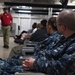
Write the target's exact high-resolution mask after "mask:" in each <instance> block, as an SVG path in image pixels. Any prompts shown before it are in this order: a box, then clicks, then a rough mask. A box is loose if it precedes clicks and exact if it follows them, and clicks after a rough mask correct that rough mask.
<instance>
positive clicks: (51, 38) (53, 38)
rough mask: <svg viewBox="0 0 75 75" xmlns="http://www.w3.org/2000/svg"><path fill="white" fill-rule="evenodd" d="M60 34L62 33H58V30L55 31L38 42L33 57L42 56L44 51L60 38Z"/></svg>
mask: <svg viewBox="0 0 75 75" xmlns="http://www.w3.org/2000/svg"><path fill="white" fill-rule="evenodd" d="M61 36H62V35H60V33H59V32H58V31H55V32H54V33H52V34H51V35H50V36H49V37H48V38H46V39H45V40H44V41H42V42H41V43H40V44H38V45H36V46H35V52H34V57H36V58H40V57H41V56H44V53H45V51H46V50H47V49H49V48H52V47H53V46H55V45H56V44H57V43H58V41H59V40H60V38H61Z"/></svg>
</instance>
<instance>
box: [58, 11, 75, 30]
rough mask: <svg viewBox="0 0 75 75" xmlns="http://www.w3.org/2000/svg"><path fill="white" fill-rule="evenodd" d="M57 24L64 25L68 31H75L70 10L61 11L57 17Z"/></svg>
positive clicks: (74, 23)
mask: <svg viewBox="0 0 75 75" xmlns="http://www.w3.org/2000/svg"><path fill="white" fill-rule="evenodd" d="M58 23H59V24H60V25H61V24H64V25H65V26H66V27H67V28H68V29H70V30H74V31H75V13H74V12H73V11H72V10H63V11H62V12H60V14H59V15H58Z"/></svg>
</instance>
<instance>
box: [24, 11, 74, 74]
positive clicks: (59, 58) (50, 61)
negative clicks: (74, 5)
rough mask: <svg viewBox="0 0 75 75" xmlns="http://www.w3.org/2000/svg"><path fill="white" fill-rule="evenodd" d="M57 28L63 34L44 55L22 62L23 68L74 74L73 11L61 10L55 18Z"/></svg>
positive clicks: (49, 72)
mask: <svg viewBox="0 0 75 75" xmlns="http://www.w3.org/2000/svg"><path fill="white" fill-rule="evenodd" d="M57 28H58V31H59V32H60V33H62V34H63V35H64V37H62V38H61V40H60V41H59V42H58V43H57V44H56V45H55V46H54V47H53V48H49V50H47V52H46V53H45V57H40V58H37V59H34V58H28V59H26V60H25V61H24V62H23V66H24V67H25V70H33V71H37V72H44V73H48V74H50V75H74V74H75V42H74V41H75V13H74V12H73V11H71V10H64V11H62V12H61V13H60V14H59V15H58V18H57Z"/></svg>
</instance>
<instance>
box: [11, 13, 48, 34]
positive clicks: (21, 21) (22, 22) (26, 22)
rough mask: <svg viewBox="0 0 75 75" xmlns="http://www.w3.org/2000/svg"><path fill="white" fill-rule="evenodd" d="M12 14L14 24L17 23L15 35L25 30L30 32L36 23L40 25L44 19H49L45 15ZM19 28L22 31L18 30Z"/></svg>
mask: <svg viewBox="0 0 75 75" xmlns="http://www.w3.org/2000/svg"><path fill="white" fill-rule="evenodd" d="M11 14H12V16H13V23H16V33H15V34H20V33H21V32H22V31H23V30H26V31H28V30H29V29H31V28H32V24H33V23H34V22H37V23H39V22H40V21H41V20H42V19H47V16H44V15H26V14H16V13H11ZM18 26H20V31H19V30H18Z"/></svg>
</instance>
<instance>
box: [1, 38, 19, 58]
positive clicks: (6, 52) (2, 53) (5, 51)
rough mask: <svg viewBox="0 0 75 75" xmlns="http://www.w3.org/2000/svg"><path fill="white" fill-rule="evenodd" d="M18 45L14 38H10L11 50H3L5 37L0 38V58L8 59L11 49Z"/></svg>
mask: <svg viewBox="0 0 75 75" xmlns="http://www.w3.org/2000/svg"><path fill="white" fill-rule="evenodd" d="M17 45H18V44H15V43H14V39H13V37H10V42H9V49H5V48H3V37H0V58H3V59H5V58H8V56H9V53H10V51H11V49H12V48H13V47H14V46H17Z"/></svg>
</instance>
